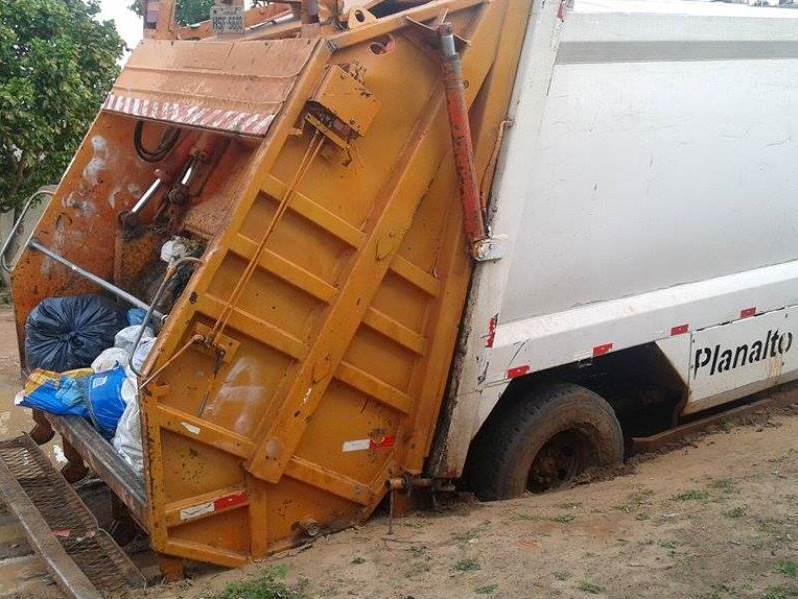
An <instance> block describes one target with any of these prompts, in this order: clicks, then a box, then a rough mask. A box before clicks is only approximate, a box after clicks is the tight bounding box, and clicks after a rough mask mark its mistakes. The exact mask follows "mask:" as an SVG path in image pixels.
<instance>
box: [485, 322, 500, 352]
mask: <svg viewBox="0 0 798 599" xmlns="http://www.w3.org/2000/svg"><path fill="white" fill-rule="evenodd" d="M498 322H499V315H498V314H494V316H493V318H491V319H490V322H489V323H488V336H487V337H486V338H485V347H487V348H491V347H493V342H494V341H495V340H496V324H497V323H498Z"/></svg>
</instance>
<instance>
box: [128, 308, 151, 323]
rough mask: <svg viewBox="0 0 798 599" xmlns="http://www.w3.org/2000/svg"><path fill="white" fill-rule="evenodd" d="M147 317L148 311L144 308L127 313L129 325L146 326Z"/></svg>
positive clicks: (132, 309)
mask: <svg viewBox="0 0 798 599" xmlns="http://www.w3.org/2000/svg"><path fill="white" fill-rule="evenodd" d="M145 316H147V311H146V310H144V309H142V308H131V309H130V310H128V311H127V324H128V326H131V327H132V326H134V325H137V324H144V317H145Z"/></svg>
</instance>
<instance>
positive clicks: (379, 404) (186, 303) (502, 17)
mask: <svg viewBox="0 0 798 599" xmlns="http://www.w3.org/2000/svg"><path fill="white" fill-rule="evenodd" d="M529 6H530V5H529V2H527V1H525V0H524V1H520V0H494V1H493V2H479V1H475V0H452V1H451V2H446V1H443V0H438V1H436V2H432V3H428V4H426V5H422V6H420V7H418V8H414V9H410V10H408V11H406V13H407V14H406V15H405V16H407V15H415V17H414V18H416V20H428V19H429V18H431V17H434V16H435V14H437V13H436V12H435V11H436V10H438V8H440V9H449V13H448V17H447V18H448V19H449V20H451V22H452V24H453V26H454V29H455V31H456V32H457V33H458V34H459V35H461V36H462V37H464V38H467V39H469V40H470V42H471V45H470V46H469V47H468V49H467V50H465V52H464V54H463V63H462V66H463V75H464V78H465V79H466V80H467V81H468V86H467V88H466V91H465V95H466V102H467V104H468V105H469V106H470V107H471V108H470V119H471V127H472V131H473V134H474V150H475V165H476V169H477V172H478V174H479V175H480V178H482V177H489V176H490V173H489V172H488V171H489V165H490V162H491V161H490V158H491V156H492V155H493V154H494V144H495V143H496V140H497V138H498V137H499V131H500V128H501V123H502V121H503V120H504V119H505V117H506V113H507V105H508V102H509V93H510V90H511V87H512V82H513V78H514V74H515V68H516V63H517V59H518V55H519V53H520V49H521V40H522V37H523V36H522V35H521V34H522V33H523V30H524V24H525V22H526V19H527V16H528V13H529ZM279 27H282V26H275V29H276V28H279ZM268 29H269V28H268V27H267V28H265V29H264V31H265V30H268ZM281 31H282V30H281ZM505 33H506V34H507V35H505ZM275 35H277V34H275ZM386 36H390V38H387V37H386ZM245 39H247V40H250V41H238V42H236V43H228V42H215V41H208V42H196V43H195V42H180V41H174V42H168V46H166V45H162V44H164V43H165V42H158V41H153V40H149V41H147V42H146V43H145V44H144V45H143V46H142V48H141V49H140V50H138V51H137V52H136V54H134V60H132V61H131V64H130V65H129V66H128V68H126V69H125V71H124V72H123V74H122V76H121V77H120V81H119V83H118V84H117V86H116V88H115V91H114V94H133V95H135V97H137V98H138V99H139V100H140V101H141V100H145V99H149V100H151V101H156V102H184V103H185V104H186V106H188V107H189V108H195V107H197V108H198V109H203V108H207V109H212V110H241V111H244V110H246V111H249V112H252V113H256V112H257V113H259V114H268V115H269V116H270V119H271V120H270V123H269V126H268V130H264V131H263V132H262V133H260V134H261V135H264V137H263V138H262V139H257V140H253V139H251V138H250V139H245V138H242V137H240V136H238V135H228V134H232V133H234V132H233V131H230V129H229V128H228V127H226V126H224V124H222V125H218V126H214V125H213V123H210V122H199V121H197V122H193V123H190V124H191V125H192V126H198V127H202V128H210V129H214V130H215V131H217V132H218V133H217V135H216V137H214V138H213V139H217V138H219V139H221V136H222V135H225V136H227V137H226V139H227V138H230V139H232V141H230V144H229V146H227V147H226V149H225V151H224V153H223V154H222V156H221V157H220V158H219V160H218V162H217V163H216V164H215V165H214V167H213V174H212V176H211V177H210V179H209V180H208V184H207V185H206V187H205V190H204V191H203V193H202V194H200V195H199V196H198V197H196V198H193V199H192V200H191V201H190V203H189V205H188V206H186V208H185V214H183V215H182V220H180V223H181V226H182V227H183V228H182V231H183V234H185V235H188V236H191V237H193V238H194V239H196V240H198V241H199V242H201V243H202V244H204V245H205V251H204V255H203V257H202V258H203V265H202V266H201V267H199V268H198V269H197V271H196V272H195V273H194V275H193V277H192V278H191V279H190V281H189V282H188V285H187V288H186V289H185V291H184V292H183V293H182V295H181V297H180V298H179V300H178V301H177V303H176V304H175V306H174V307H173V309H172V311H171V314H170V316H169V318H168V319H167V321H166V323H165V325H164V327H163V329H162V330H161V331H160V334H159V338H158V343H157V345H156V347H155V350H154V351H153V353H152V354H151V355H150V358H149V360H148V363H147V364H146V365H145V368H144V371H145V374H144V377H143V380H142V387H141V401H142V411H143V430H144V445H145V458H146V460H145V479H146V484H147V493H148V499H149V501H148V506H147V511H148V522H147V525H148V526H147V527H148V531H149V533H150V535H151V541H152V544H153V547H154V548H155V549H156V550H157V551H159V552H162V553H164V554H168V555H174V556H178V557H184V558H189V559H197V560H201V561H207V562H213V563H217V564H220V565H225V566H236V565H240V564H242V563H244V562H246V561H247V560H249V559H259V558H262V557H264V556H265V555H267V554H269V553H271V552H274V551H279V550H281V549H284V548H286V547H289V546H291V545H292V544H295V543H298V542H303V541H304V540H306V539H307V538H308V536H309V535H312V534H315V533H316V532H318V530H319V529H320V530H338V529H341V528H344V527H346V526H350V525H352V524H353V523H356V522H358V521H361V520H363V519H364V518H366V517H368V515H369V514H370V513H371V512H372V511H373V510H374V509H375V508H376V506H377V505H378V504H379V502H380V501H381V500H382V498H383V497H384V495H385V493H386V482H387V480H388V479H390V478H392V477H397V476H404V475H405V474H411V475H415V474H419V473H420V472H421V470H422V467H423V462H424V458H425V457H426V455H427V452H428V451H429V446H430V442H431V439H432V435H433V432H434V423H435V421H436V418H437V415H438V412H439V410H440V405H441V400H442V395H443V389H444V386H445V384H446V379H447V375H448V371H449V366H450V363H451V359H452V355H453V352H454V344H455V340H456V337H457V331H458V326H459V323H460V318H461V313H462V310H463V305H464V302H465V297H466V293H467V287H468V283H469V279H470V276H471V268H472V264H471V259H470V257H469V255H468V248H467V244H466V241H465V237H464V234H463V223H462V208H461V204H460V201H459V196H458V186H457V178H456V172H455V168H454V160H453V153H452V146H451V137H450V132H449V124H448V120H447V115H446V109H445V98H444V90H443V86H442V83H441V65H440V61H439V58H438V55H437V49H436V48H435V47H434V46H430V45H429V43H428V36H427V35H426V34H425V32H424V31H423V28H420V27H419V26H418V25H414V24H413V23H412V22H411V21H409V20H407V19H405V18H404V17H403V16H401V15H389V16H385V17H383V18H380V19H377V20H376V21H375V22H374V23H371V24H367V25H363V26H362V27H359V28H357V29H355V30H352V31H349V32H343V33H341V32H338V31H334V30H332V29H329V28H325V27H322V28H320V29H319V30H318V32H317V34H316V35H314V36H313V37H311V38H301V39H276V40H271V41H269V42H264V41H257V39H254V38H253V37H251V36H250V37H247V38H245ZM375 40H377V41H379V43H377V44H374V43H372V42H374V41H375ZM327 41H329V42H330V43H325V42H327ZM167 47H168V50H167ZM331 65H333V66H332V67H331ZM329 73H334V74H335V76H336V77H338V80H336V81H335V85H331V83H330V80H329V77H330V75H329ZM325 76H327V77H328V79H326V84H325ZM347 78H351V80H349V79H347ZM340 90H344V92H345V93H346V94H348V93H351V92H352V90H357V91H358V93H362V94H363V95H364V98H366V99H367V101H365V102H358V103H351V105H350V104H348V103H347V102H346V99H345V98H342V97H337V96H336V94H338V92H339V91H340ZM331 94H332V95H331ZM325 98H326V99H325ZM109 102H111V103H112V104H113V106H116V104H114V102H115V101H114V100H110V101H109ZM140 105H141V103H140V104H139V106H140ZM328 105H329V106H328ZM140 110H141V109H139V112H135V111H130V110H117V109H115V108H111V107H107V108H106V110H104V111H103V112H102V113H101V114H100V116H99V117H98V120H97V122H96V123H95V125H94V126H93V128H92V130H91V131H90V132H89V135H88V137H87V140H86V142H84V144H83V146H82V147H81V150H80V151H79V152H78V155H77V157H76V160H75V162H74V163H73V165H72V167H71V169H70V171H69V172H68V173H67V175H66V177H65V178H64V181H63V182H62V184H61V186H60V188H59V191H58V193H57V194H56V196H55V198H54V200H53V202H52V203H51V205H50V207H49V208H48V210H47V211H46V213H45V215H44V217H43V219H42V222H41V223H40V225H39V228H38V229H37V231H36V233H35V235H36V237H37V238H38V239H40V240H42V241H43V242H44V243H45V245H52V246H55V247H57V248H58V249H59V251H60V253H62V254H63V255H65V256H67V257H68V258H69V259H71V260H74V261H75V262H77V263H79V264H81V266H84V267H89V268H90V269H92V270H94V272H96V274H99V275H101V276H103V277H106V278H110V279H114V277H116V278H117V279H119V281H118V282H119V284H120V285H123V286H126V287H130V286H132V285H133V284H134V282H135V281H137V280H138V279H141V277H143V276H144V275H145V274H146V273H147V270H148V269H150V268H151V267H152V264H154V263H156V262H157V255H154V254H155V253H156V251H157V248H158V247H159V242H160V241H163V240H165V239H166V238H167V236H166V234H165V233H163V232H160V233H159V232H158V230H156V229H153V231H151V235H152V236H153V238H152V239H150V240H149V241H148V242H147V244H143V243H138V244H131V243H130V242H128V241H126V240H125V238H124V237H123V236H121V233H120V230H119V228H120V226H119V224H118V219H119V214H120V213H121V212H122V211H123V210H126V209H129V208H130V206H131V205H132V204H133V202H135V200H136V197H137V195H138V194H137V193H134V192H139V193H140V192H141V190H142V189H143V188H145V187H146V186H147V185H148V184H149V183H150V182H151V180H152V177H153V176H154V168H155V167H154V166H153V165H149V164H144V163H142V161H140V160H138V159H137V158H136V156H135V152H133V151H132V144H131V141H130V140H131V138H132V133H133V127H134V125H135V119H134V117H147V118H152V119H153V120H155V121H156V122H155V123H152V124H151V125H150V127H151V128H152V130H151V131H149V133H148V135H149V136H150V138H149V139H148V142H149V145H152V144H153V143H155V141H157V139H158V136H159V135H161V134H162V133H163V132H164V131H165V129H166V127H168V126H171V125H175V124H178V125H181V126H183V125H187V124H189V123H187V122H186V121H185V119H183V120H181V118H173V116H170V115H173V114H174V113H169V112H168V111H167V112H164V113H159V115H160V116H158V117H157V118H156V117H154V116H152V115H145V114H143V113H142V112H141V111H140ZM325 110H326V112H325ZM342 115H350V116H349V117H348V118H349V120H351V121H354V122H350V123H347V122H344V121H342V120H341V116H342ZM358 119H362V121H361V120H358ZM192 129H193V127H186V128H185V129H184V135H188V136H191V135H194V136H197V135H198V133H197V132H195V131H193V130H192ZM241 132H242V131H240V130H237V131H236V132H235V133H236V134H237V133H241ZM99 139H102V140H103V141H102V144H100V143H99V142H98V140H99ZM100 145H102V151H103V152H104V153H102V154H101V153H100V150H101V148H100V147H99V146H100ZM98 157H102V159H103V160H105V161H106V163H107V162H108V161H113V168H110V167H107V166H104V167H103V168H104V170H102V176H100V177H95V178H91V176H90V175H91V173H92V172H93V171H92V164H94V166H97V165H98V164H99V163H98V162H97V160H98ZM93 161H94V162H93ZM168 161H169V158H167V160H166V162H168ZM159 166H160V165H159ZM166 166H169V165H166ZM172 166H174V167H175V168H177V167H179V166H180V165H172ZM486 173H487V174H486ZM109 198H113V201H111V200H110V199H109ZM152 218H153V216H152V214H149V215H144V217H143V222H144V223H145V225H146V223H148V222H150V221H149V220H148V219H152ZM67 225H68V226H69V227H70V228H67ZM90 228H91V229H98V232H97V233H96V237H95V235H90V234H89V229H90ZM73 230H74V231H77V232H76V233H75V234H74V238H73V237H72V236H71V235H70V234H67V232H69V231H73ZM133 246H135V247H136V248H137V249H139V250H141V252H143V255H141V256H138V259H137V260H136V261H132V260H128V261H123V263H124V264H127V263H130V262H135V264H136V265H137V266H136V269H137V270H136V271H135V272H134V273H132V274H131V273H123V274H124V277H122V273H119V272H116V273H115V271H114V264H115V263H117V264H119V263H120V257H119V256H118V255H115V254H119V253H125V252H129V251H131V250H130V249H129V248H131V247H133ZM153 261H154V262H153ZM118 270H119V269H117V271H118ZM86 290H91V287H90V286H87V285H86V284H84V283H83V282H82V281H79V280H76V279H74V277H72V275H70V274H69V273H67V272H65V271H64V270H63V269H61V268H60V267H58V266H57V265H53V264H51V263H49V262H47V261H45V260H43V259H42V257H41V256H40V255H37V254H33V253H31V252H27V253H25V254H24V255H23V257H22V260H21V262H20V265H19V267H18V268H17V271H16V272H15V274H14V294H15V299H16V300H17V302H18V307H17V309H18V314H17V317H18V322H19V323H20V324H21V323H23V322H24V318H25V317H26V316H27V313H28V312H29V311H30V310H31V309H32V308H33V306H35V304H36V303H37V302H38V301H39V300H40V299H42V298H43V297H47V296H51V295H63V294H74V293H79V292H82V291H86Z"/></svg>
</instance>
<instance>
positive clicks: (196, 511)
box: [180, 501, 215, 520]
mask: <svg viewBox="0 0 798 599" xmlns="http://www.w3.org/2000/svg"><path fill="white" fill-rule="evenodd" d="M214 511H215V509H214V506H213V501H209V502H208V503H201V504H200V505H195V506H192V507H187V508H183V509H182V510H180V519H181V520H191V519H193V518H199V517H200V516H203V515H204V514H210V513H212V512H214Z"/></svg>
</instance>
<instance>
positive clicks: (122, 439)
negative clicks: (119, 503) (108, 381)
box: [113, 373, 144, 478]
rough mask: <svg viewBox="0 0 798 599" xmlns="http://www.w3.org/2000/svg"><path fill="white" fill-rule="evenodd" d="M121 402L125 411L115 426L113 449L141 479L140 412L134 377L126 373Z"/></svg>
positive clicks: (142, 451)
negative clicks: (124, 405) (123, 403)
mask: <svg viewBox="0 0 798 599" xmlns="http://www.w3.org/2000/svg"><path fill="white" fill-rule="evenodd" d="M122 400H123V401H124V402H125V404H126V407H125V411H124V412H123V413H122V417H121V418H120V419H119V424H117V425H116V434H115V435H114V439H113V444H114V449H116V451H117V453H119V455H121V456H122V459H124V460H125V461H126V462H127V463H128V464H129V465H130V466H131V467H132V468H133V470H134V471H135V472H136V474H137V475H138V476H139V478H141V477H142V476H144V449H143V447H142V445H141V412H140V408H139V399H138V388H137V383H136V375H135V374H133V373H128V377H127V378H126V379H125V382H124V383H123V384H122Z"/></svg>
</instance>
